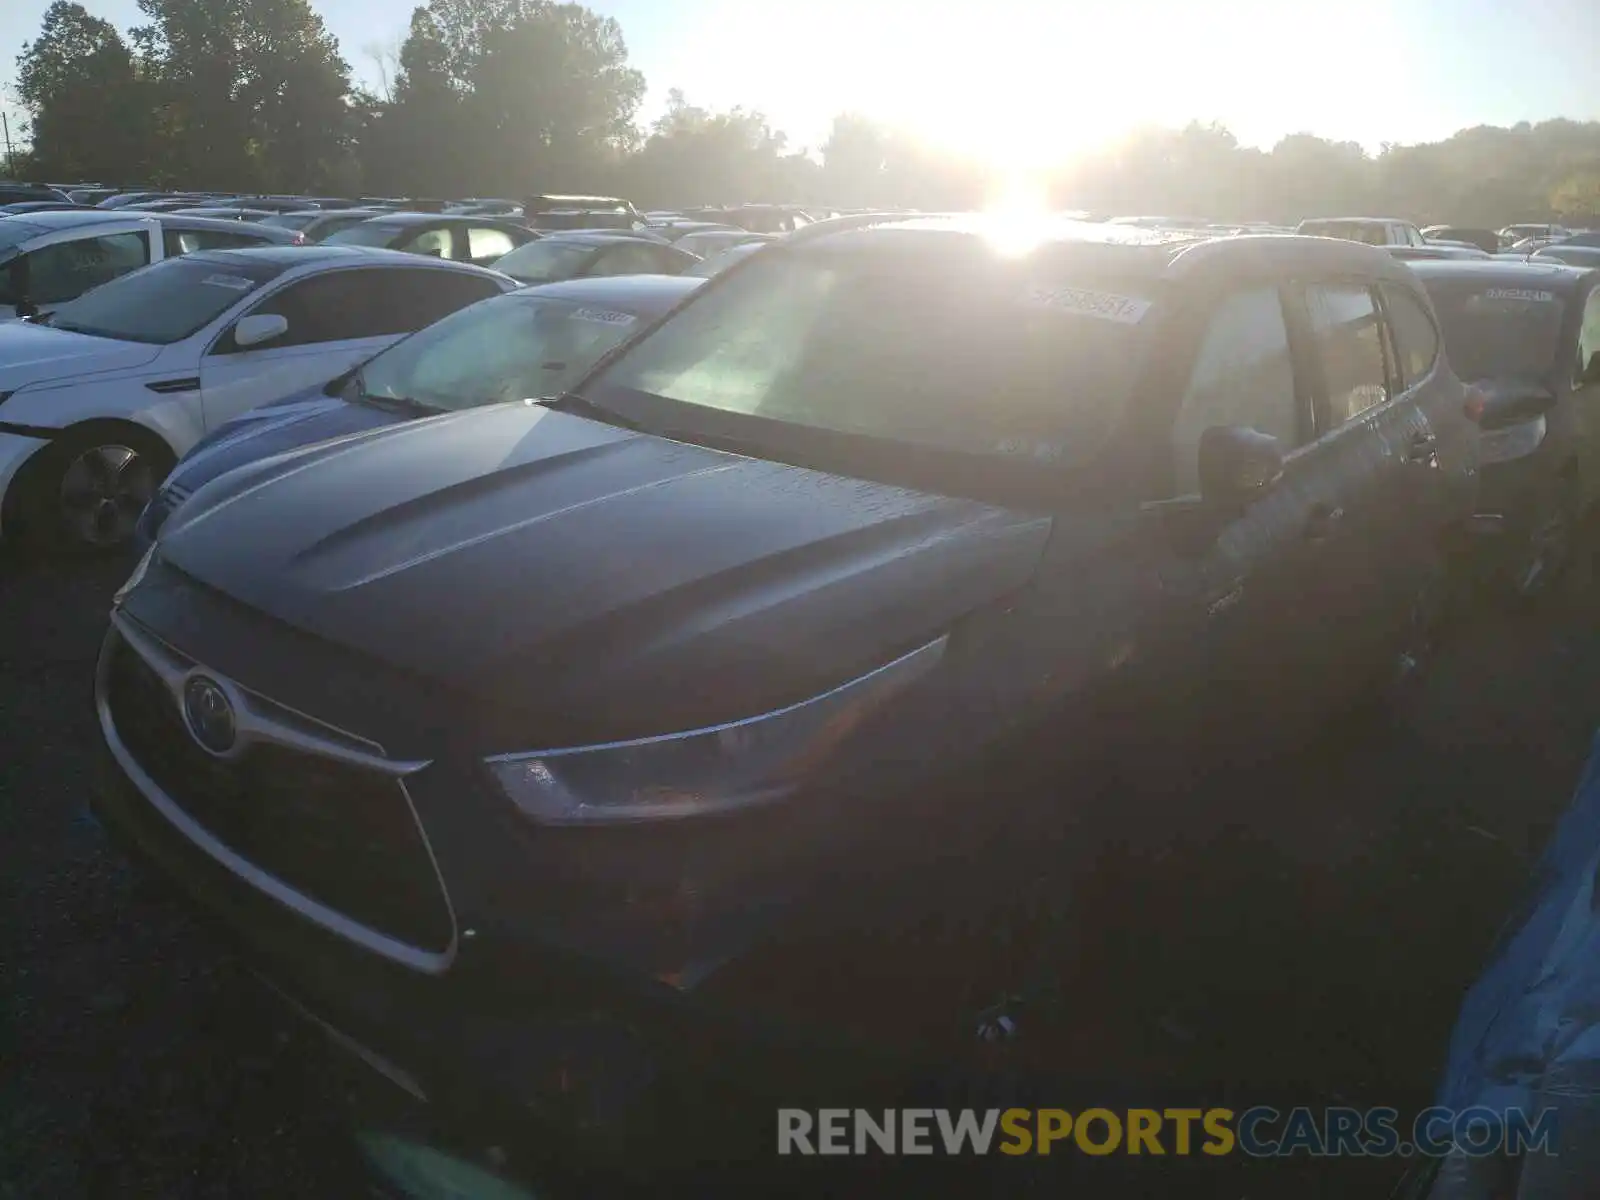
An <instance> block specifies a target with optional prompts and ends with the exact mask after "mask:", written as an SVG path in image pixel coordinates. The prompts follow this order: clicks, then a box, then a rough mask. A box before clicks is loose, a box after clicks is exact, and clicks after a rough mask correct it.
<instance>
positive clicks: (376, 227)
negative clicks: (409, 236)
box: [322, 221, 406, 246]
mask: <svg viewBox="0 0 1600 1200" xmlns="http://www.w3.org/2000/svg"><path fill="white" fill-rule="evenodd" d="M405 228H406V227H405V226H404V225H396V224H392V223H391V222H388V221H362V222H360V223H359V224H356V225H351V226H349V227H347V228H345V229H341V230H339V231H338V232H337V233H330V234H329V235H328V236H327V237H325V238H323V239H322V240H323V242H324V243H326V244H327V245H330V246H387V245H388V244H389V243H390V242H392V241H394V240H395V238H397V237H399V236H400V234H401V233H402V232H404V231H405Z"/></svg>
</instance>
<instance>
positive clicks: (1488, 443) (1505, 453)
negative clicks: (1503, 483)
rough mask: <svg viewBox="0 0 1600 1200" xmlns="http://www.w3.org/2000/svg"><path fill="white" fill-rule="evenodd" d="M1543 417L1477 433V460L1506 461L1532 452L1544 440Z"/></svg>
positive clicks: (1482, 461) (1484, 461) (1544, 426)
mask: <svg viewBox="0 0 1600 1200" xmlns="http://www.w3.org/2000/svg"><path fill="white" fill-rule="evenodd" d="M1546 427H1547V426H1546V423H1545V419H1544V418H1543V417H1542V416H1540V417H1535V418H1534V419H1533V420H1531V421H1518V422H1517V423H1516V424H1515V425H1507V426H1506V427H1505V428H1504V429H1491V430H1488V431H1486V432H1484V433H1481V434H1479V435H1478V461H1479V462H1480V463H1496V462H1508V461H1510V460H1511V459H1513V458H1521V457H1523V456H1524V455H1526V454H1532V453H1533V452H1534V451H1535V450H1537V449H1538V448H1539V444H1540V443H1541V442H1543V441H1544V434H1545V429H1546Z"/></svg>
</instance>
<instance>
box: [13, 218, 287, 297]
mask: <svg viewBox="0 0 1600 1200" xmlns="http://www.w3.org/2000/svg"><path fill="white" fill-rule="evenodd" d="M238 226H239V222H237V221H227V222H223V221H208V220H206V219H204V218H203V217H185V216H178V215H175V214H173V213H146V212H124V211H118V210H117V209H99V208H87V209H84V208H67V209H57V210H52V211H48V212H31V213H13V214H11V215H9V216H0V321H9V320H14V319H16V318H18V317H22V316H31V315H37V314H39V313H47V312H51V311H52V310H54V309H55V308H57V307H58V306H60V305H62V304H65V303H66V302H67V301H68V300H75V299H77V298H78V297H79V296H81V295H83V294H84V293H85V292H87V291H88V290H89V289H90V288H96V287H99V286H100V285H101V284H103V283H109V282H110V281H111V280H113V279H116V278H117V277H118V276H121V275H126V274H128V272H130V271H137V270H138V269H139V268H140V267H144V266H148V265H149V264H151V263H155V262H160V261H161V260H162V259H163V258H173V257H176V256H177V255H179V254H188V253H190V252H192V251H194V250H214V249H221V248H223V247H232V246H259V245H263V244H266V243H272V242H282V243H291V242H304V241H305V240H306V239H305V238H304V237H302V236H299V235H297V234H296V233H295V232H294V231H292V230H282V229H271V230H267V229H249V230H246V229H240V228H238ZM19 309H21V310H22V311H19Z"/></svg>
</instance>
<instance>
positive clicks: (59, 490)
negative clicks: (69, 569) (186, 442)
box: [6, 422, 176, 555]
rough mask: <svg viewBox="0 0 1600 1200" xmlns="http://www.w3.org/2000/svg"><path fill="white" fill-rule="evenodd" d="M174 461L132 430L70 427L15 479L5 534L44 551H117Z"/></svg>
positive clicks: (157, 442)
mask: <svg viewBox="0 0 1600 1200" xmlns="http://www.w3.org/2000/svg"><path fill="white" fill-rule="evenodd" d="M175 461H176V459H175V457H174V455H173V453H172V451H171V449H169V448H168V446H167V444H166V443H165V442H163V441H162V440H161V439H160V438H159V437H157V436H156V435H155V434H153V433H150V432H149V431H148V430H145V429H141V428H139V427H138V426H136V425H127V424H123V423H121V422H92V423H86V424H84V425H80V426H75V427H73V428H71V429H68V430H67V431H66V432H65V433H63V434H62V436H61V437H59V438H57V439H56V440H54V441H53V442H51V443H50V444H49V445H48V446H46V447H45V448H44V449H43V450H41V451H40V452H39V453H38V454H36V455H34V457H33V458H32V459H31V460H29V462H28V463H27V465H26V466H25V467H24V468H23V469H22V471H21V472H19V473H18V476H17V479H16V481H15V482H14V484H13V493H14V494H13V495H12V496H10V497H8V498H7V499H8V504H7V508H8V510H9V511H8V512H7V514H6V516H7V520H6V525H7V527H8V531H9V530H12V529H14V530H15V531H16V532H18V533H19V534H20V536H21V540H22V541H23V542H24V543H25V544H27V545H28V546H29V547H30V548H32V549H34V550H37V551H42V552H51V553H56V554H63V555H88V554H107V553H112V552H114V551H117V550H121V549H123V548H125V547H126V546H127V545H128V544H129V542H130V541H131V540H132V537H133V531H134V525H135V523H136V522H137V521H138V519H139V514H140V513H141V512H142V511H143V510H144V506H145V505H146V504H148V503H149V502H150V499H151V498H152V497H153V496H154V495H155V494H156V490H157V489H158V488H159V487H160V486H161V482H162V480H164V479H165V478H166V477H167V472H168V471H170V470H172V467H173V464H174V462H175Z"/></svg>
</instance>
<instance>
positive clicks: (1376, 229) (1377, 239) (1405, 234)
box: [1295, 217, 1428, 247]
mask: <svg viewBox="0 0 1600 1200" xmlns="http://www.w3.org/2000/svg"><path fill="white" fill-rule="evenodd" d="M1295 232H1296V233H1298V234H1302V235H1304V236H1307V237H1331V238H1344V239H1345V240H1347V241H1352V242H1365V243H1366V244H1367V245H1369V246H1419V247H1420V246H1426V245H1427V244H1428V239H1427V238H1425V237H1423V236H1422V231H1421V230H1420V229H1418V228H1417V227H1416V226H1415V225H1413V224H1411V222H1409V221H1400V220H1396V219H1395V218H1393V217H1312V218H1309V219H1308V220H1304V221H1301V222H1300V224H1299V225H1297V226H1295Z"/></svg>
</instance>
